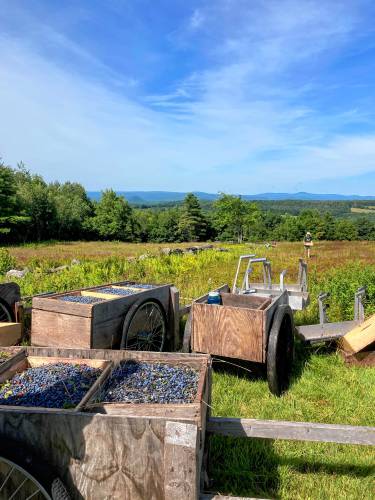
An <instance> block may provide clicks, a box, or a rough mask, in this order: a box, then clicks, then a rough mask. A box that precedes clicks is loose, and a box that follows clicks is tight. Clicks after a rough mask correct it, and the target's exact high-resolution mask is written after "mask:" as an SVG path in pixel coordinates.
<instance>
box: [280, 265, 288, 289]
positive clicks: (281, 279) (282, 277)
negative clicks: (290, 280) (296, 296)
mask: <svg viewBox="0 0 375 500" xmlns="http://www.w3.org/2000/svg"><path fill="white" fill-rule="evenodd" d="M286 273H287V270H286V269H284V271H281V273H280V290H281V291H282V292H283V291H284V290H285V282H284V278H285V275H286Z"/></svg>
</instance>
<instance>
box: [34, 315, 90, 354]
mask: <svg viewBox="0 0 375 500" xmlns="http://www.w3.org/2000/svg"><path fill="white" fill-rule="evenodd" d="M31 342H32V344H33V345H35V346H50V347H58V346H64V347H72V348H90V345H91V318H90V317H80V316H74V315H71V314H62V313H57V312H51V311H42V310H40V309H33V313H32V329H31Z"/></svg>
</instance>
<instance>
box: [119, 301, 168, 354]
mask: <svg viewBox="0 0 375 500" xmlns="http://www.w3.org/2000/svg"><path fill="white" fill-rule="evenodd" d="M146 302H148V303H149V302H152V303H154V304H156V305H157V306H158V307H159V309H160V311H161V313H162V316H163V320H164V324H165V334H164V339H163V343H162V346H161V349H160V352H162V351H163V350H164V347H165V345H166V343H167V333H168V320H167V315H166V313H165V310H164V307H163V305H162V304H161V302H159V301H158V300H156V299H145V300H138V301H137V302H135V303H134V304H133V305H132V306H130V308H129V310H128V312H127V313H126V316H125V319H124V323H123V325H122V338H121V345H120V349H126V347H125V346H126V341H127V336H128V330H129V326H130V323H131V321H132V319H133V318H134V316H135V314H136V313H137V311H138V309H139V308H140V307H142V306H143V305H144V304H146Z"/></svg>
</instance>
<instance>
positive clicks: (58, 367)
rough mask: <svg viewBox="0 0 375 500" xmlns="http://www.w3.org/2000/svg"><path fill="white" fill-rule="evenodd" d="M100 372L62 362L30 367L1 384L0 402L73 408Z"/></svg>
mask: <svg viewBox="0 0 375 500" xmlns="http://www.w3.org/2000/svg"><path fill="white" fill-rule="evenodd" d="M101 372H102V370H101V369H100V368H93V367H91V366H88V365H86V364H73V363H63V362H59V363H51V364H47V365H42V366H38V367H33V368H27V369H26V370H25V371H23V372H21V373H17V374H16V375H14V376H13V377H12V378H11V379H10V380H8V381H6V382H5V383H3V384H1V385H0V405H17V406H38V407H43V408H74V407H76V406H77V405H78V403H80V401H81V400H82V398H83V397H84V396H85V394H86V393H87V391H88V390H89V389H90V387H91V386H92V384H93V383H94V382H95V381H96V379H97V378H98V376H99V375H100V374H101Z"/></svg>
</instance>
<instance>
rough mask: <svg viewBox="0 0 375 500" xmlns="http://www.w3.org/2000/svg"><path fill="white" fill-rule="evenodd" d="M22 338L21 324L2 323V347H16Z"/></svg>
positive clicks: (0, 343) (0, 324)
mask: <svg viewBox="0 0 375 500" xmlns="http://www.w3.org/2000/svg"><path fill="white" fill-rule="evenodd" d="M21 336H22V327H21V323H0V346H5V347H7V346H12V345H16V344H17V343H18V342H19V341H20V340H21Z"/></svg>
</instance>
